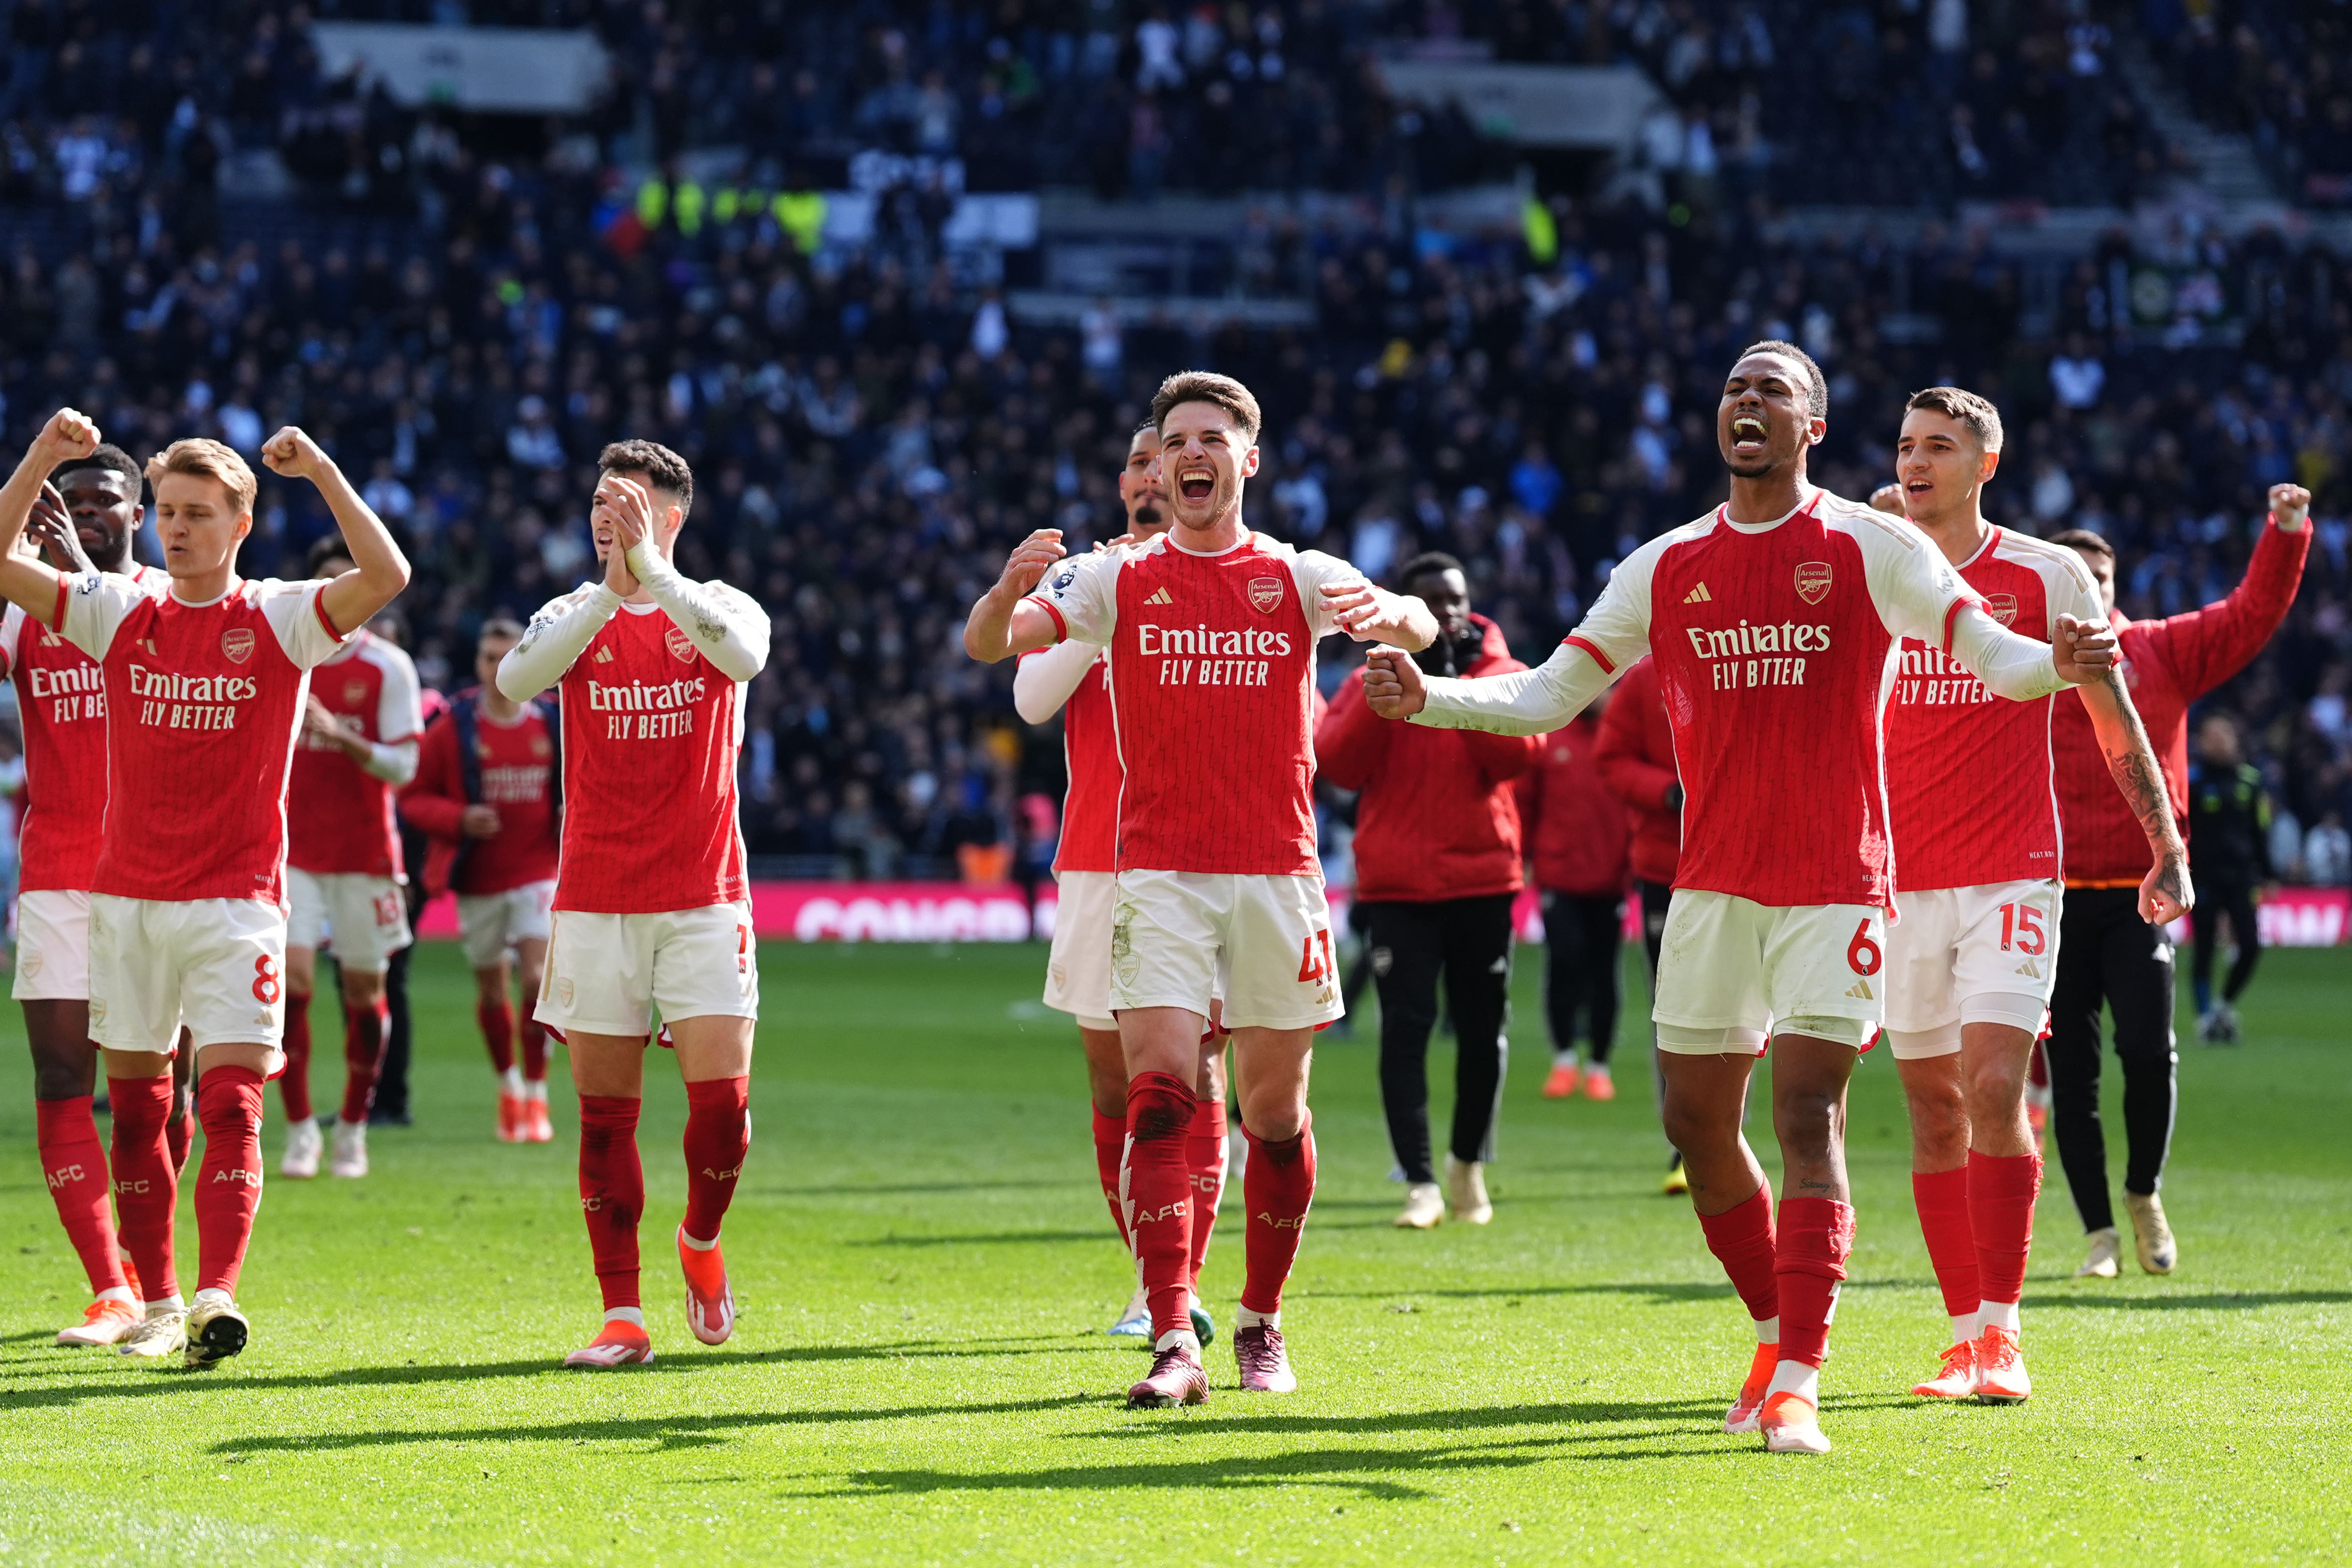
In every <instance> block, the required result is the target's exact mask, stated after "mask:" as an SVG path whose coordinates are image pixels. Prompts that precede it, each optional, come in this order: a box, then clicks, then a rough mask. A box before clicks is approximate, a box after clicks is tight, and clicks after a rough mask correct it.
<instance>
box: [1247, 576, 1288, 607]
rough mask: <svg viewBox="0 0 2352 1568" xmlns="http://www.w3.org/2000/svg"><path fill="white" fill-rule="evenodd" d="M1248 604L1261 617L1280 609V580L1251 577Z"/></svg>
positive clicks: (1276, 578)
mask: <svg viewBox="0 0 2352 1568" xmlns="http://www.w3.org/2000/svg"><path fill="white" fill-rule="evenodd" d="M1249 596H1250V603H1252V604H1253V605H1255V606H1256V608H1257V612H1258V613H1259V614H1261V615H1270V614H1272V613H1273V612H1275V611H1276V610H1278V609H1280V608H1281V607H1282V579H1280V578H1278V577H1253V578H1251V579H1250V585H1249Z"/></svg>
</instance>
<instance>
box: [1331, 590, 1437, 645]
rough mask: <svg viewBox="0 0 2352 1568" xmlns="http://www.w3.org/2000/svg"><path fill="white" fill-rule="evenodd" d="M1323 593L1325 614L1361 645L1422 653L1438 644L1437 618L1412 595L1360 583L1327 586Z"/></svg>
mask: <svg viewBox="0 0 2352 1568" xmlns="http://www.w3.org/2000/svg"><path fill="white" fill-rule="evenodd" d="M1322 593H1323V600H1324V604H1323V608H1324V611H1325V612H1326V613H1328V615H1329V616H1330V617H1331V619H1332V621H1333V622H1336V623H1337V624H1338V626H1339V630H1340V631H1342V632H1346V633H1347V634H1348V635H1349V636H1350V637H1353V638H1355V639H1356V641H1358V642H1359V643H1387V644H1388V645H1389V646H1390V647H1391V648H1402V649H1403V650H1404V651H1405V652H1406V653H1420V652H1421V651H1422V650H1423V648H1426V647H1428V646H1429V645H1430V644H1431V643H1434V642H1436V641H1437V617H1436V616H1434V615H1433V614H1431V613H1430V610H1429V606H1428V605H1426V604H1423V602H1422V601H1420V600H1418V599H1416V598H1414V597H1413V596H1412V595H1411V594H1409V593H1391V592H1390V591H1388V590H1387V589H1385V588H1375V587H1374V586H1372V585H1371V584H1370V583H1369V582H1360V581H1359V582H1327V583H1324V584H1323V585H1322Z"/></svg>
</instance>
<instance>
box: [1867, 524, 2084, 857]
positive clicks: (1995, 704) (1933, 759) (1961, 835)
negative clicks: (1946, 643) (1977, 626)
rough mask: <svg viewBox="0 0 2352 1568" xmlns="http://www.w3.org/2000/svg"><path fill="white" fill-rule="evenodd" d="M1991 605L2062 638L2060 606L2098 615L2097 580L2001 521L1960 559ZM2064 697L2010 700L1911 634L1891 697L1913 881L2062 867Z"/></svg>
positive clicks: (2019, 627) (1898, 831)
mask: <svg viewBox="0 0 2352 1568" xmlns="http://www.w3.org/2000/svg"><path fill="white" fill-rule="evenodd" d="M1958 570H1959V574H1960V580H1962V581H1963V582H1965V583H1967V584H1968V585H1969V587H1970V588H1971V589H1974V590H1975V591H1976V592H1977V594H1978V595H1979V597H1980V598H1981V599H1982V600H1983V601H1984V604H1985V612H1986V613H1987V614H1989V615H1990V616H1991V617H1992V618H1993V619H1994V620H1996V621H1998V622H2000V623H2001V624H2002V625H2004V626H2006V627H2008V628H2010V629H2011V631H2013V632H2019V633H2021V634H2022V635H2024V636H2029V637H2038V638H2040V639H2042V641H2043V642H2045V643H2047V642H2053V641H2055V640H2056V638H2057V634H2058V617H2059V616H2061V615H2072V616H2074V617H2075V618H2076V619H2077V620H2083V621H2096V620H2098V619H2100V618H2101V616H2102V614H2103V612H2102V610H2101V608H2100V604H2099V592H2098V588H2097V586H2096V585H2095V583H2093V582H2092V580H2091V574H2090V573H2089V572H2088V571H2087V570H2084V566H2083V560H2082V558H2081V557H2080V556H2078V555H2076V554H2075V553H2074V551H2073V550H2071V549H2063V548H2061V547H2059V546H2056V545H2046V544H2043V543H2042V541H2041V540H2040V539H2037V538H2029V537H2027V536H2025V535H2022V534H2013V533H2008V532H2005V531H2003V530H2002V529H2000V528H1995V529H1993V530H1992V536H1991V537H1990V538H1988V539H1987V540H1985V542H1984V544H1983V545H1982V546H1981V547H1980V548H1979V549H1978V550H1977V553H1976V554H1975V555H1973V556H1971V557H1969V559H1968V560H1967V561H1966V562H1965V563H1964V564H1963V565H1961V567H1960V568H1959V569H1958ZM2056 700H2057V699H2056V698H2054V697H2037V698H2035V699H2034V700H2032V702H2022V703H2016V702H2009V701H2007V700H2005V699H2003V698H2000V697H1997V696H1995V695H1992V693H1991V692H1990V691H1988V690H1987V689H1986V688H1985V684H1984V683H1983V682H1982V681H1980V680H1979V679H1977V678H1976V677H1975V676H1974V675H1972V674H1969V673H1968V671H1966V670H1964V669H1962V668H1960V666H1959V665H1958V664H1957V663H1956V662H1955V661H1954V660H1953V659H1952V657H1951V655H1949V654H1948V653H1945V652H1943V651H1942V650H1941V649H1939V648H1931V647H1929V646H1927V644H1926V643H1922V642H1919V641H1918V640H1917V639H1916V638H1910V637H1906V638H1905V639H1904V640H1903V648H1902V653H1901V655H1900V664H1899V665H1898V668H1897V671H1896V674H1895V689H1894V693H1893V695H1891V696H1890V698H1889V699H1888V701H1887V705H1886V793H1887V804H1888V808H1889V810H1890V813H1891V815H1890V818H1889V825H1890V828H1891V830H1892V831H1893V834H1894V839H1895V865H1896V867H1897V870H1898V873H1899V875H1898V877H1897V885H1898V886H1899V887H1900V888H1901V889H1902V891H1904V892H1911V891H1914V890H1918V891H1926V890H1927V889H1931V888H1939V887H1982V886H1985V885H1987V884H1990V883H2000V882H2021V881H2025V880H2027V879H2029V878H2037V877H2042V878H2046V877H2055V876H2058V875H2060V874H2062V871H2061V860H2062V856H2061V853H2060V846H2061V836H2060V833H2059V826H2058V798H2057V793H2056V789H2055V786H2054V784H2053V758H2052V756H2051V751H2050V723H2051V705H2052V704H2053V702H2055V701H2056Z"/></svg>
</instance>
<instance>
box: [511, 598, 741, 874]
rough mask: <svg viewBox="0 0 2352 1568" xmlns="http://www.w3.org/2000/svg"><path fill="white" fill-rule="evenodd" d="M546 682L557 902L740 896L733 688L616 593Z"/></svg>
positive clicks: (650, 608)
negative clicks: (551, 719)
mask: <svg viewBox="0 0 2352 1568" xmlns="http://www.w3.org/2000/svg"><path fill="white" fill-rule="evenodd" d="M588 591H590V590H586V589H583V590H582V592H588ZM557 689H558V690H559V691H560V692H561V693H562V708H563V850H562V863H561V865H560V867H559V869H558V871H557V873H556V883H555V907H556V908H558V909H576V910H583V911H593V912H596V913H599V914H605V915H654V914H660V913H663V912H665V911H668V910H678V909H704V908H708V907H709V905H711V904H732V903H735V902H737V901H738V900H740V899H742V898H744V897H746V896H747V895H748V886H747V883H746V880H745V874H744V869H743V861H744V851H743V830H742V827H741V825H740V823H739V822H738V821H737V818H736V809H735V808H736V801H735V759H736V755H737V753H738V752H739V751H740V749H741V747H742V743H743V696H742V689H741V687H740V685H737V683H735V682H734V681H731V680H729V679H728V678H727V676H726V675H725V674H722V673H720V671H719V668H718V666H716V665H714V664H711V663H710V661H709V659H707V658H705V657H704V656H703V653H702V650H701V649H699V648H698V647H696V646H695V645H694V642H693V639H691V638H689V637H688V636H687V634H686V633H685V632H682V631H680V630H678V628H677V625H676V624H675V623H674V622H672V621H671V620H670V618H669V617H668V616H667V614H665V613H663V612H662V611H661V610H660V609H659V608H658V607H657V606H655V605H651V604H624V605H622V606H621V607H620V608H619V609H618V610H616V611H614V613H613V618H612V619H611V620H610V621H607V622H605V623H604V625H603V626H602V627H601V628H599V629H598V631H597V632H596V635H595V637H594V638H593V639H592V640H591V641H590V643H589V644H588V646H587V647H586V648H585V649H584V650H583V652H582V653H581V654H580V656H579V657H578V658H577V659H575V660H573V661H572V667H571V668H570V669H568V670H566V671H565V672H564V673H563V679H562V681H561V682H560V683H558V686H557Z"/></svg>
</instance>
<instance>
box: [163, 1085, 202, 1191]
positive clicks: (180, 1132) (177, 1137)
mask: <svg viewBox="0 0 2352 1568" xmlns="http://www.w3.org/2000/svg"><path fill="white" fill-rule="evenodd" d="M178 1098H179V1096H178V1095H177V1094H174V1095H173V1099H175V1100H176V1099H178ZM195 1146H196V1097H195V1095H194V1094H193V1093H192V1094H190V1095H189V1096H188V1103H187V1104H186V1106H185V1107H184V1108H183V1109H182V1110H181V1112H180V1113H179V1114H178V1115H176V1116H173V1118H171V1119H170V1120H169V1121H167V1122H165V1123H164V1124H163V1152H164V1153H165V1154H167V1155H171V1156H172V1175H173V1176H175V1177H176V1176H179V1174H180V1173H181V1172H182V1171H184V1170H186V1169H187V1168H188V1151H189V1150H190V1149H193V1148H194V1147H195Z"/></svg>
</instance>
